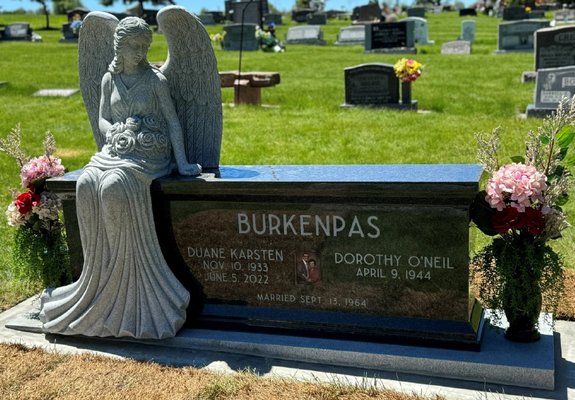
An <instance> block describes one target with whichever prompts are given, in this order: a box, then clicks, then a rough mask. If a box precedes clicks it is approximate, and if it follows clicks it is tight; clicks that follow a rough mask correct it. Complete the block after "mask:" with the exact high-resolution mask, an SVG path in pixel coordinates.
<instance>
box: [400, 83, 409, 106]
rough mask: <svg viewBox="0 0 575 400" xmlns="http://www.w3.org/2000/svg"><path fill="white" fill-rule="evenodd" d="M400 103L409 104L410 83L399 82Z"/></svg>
mask: <svg viewBox="0 0 575 400" xmlns="http://www.w3.org/2000/svg"><path fill="white" fill-rule="evenodd" d="M401 102H402V103H403V104H411V82H401Z"/></svg>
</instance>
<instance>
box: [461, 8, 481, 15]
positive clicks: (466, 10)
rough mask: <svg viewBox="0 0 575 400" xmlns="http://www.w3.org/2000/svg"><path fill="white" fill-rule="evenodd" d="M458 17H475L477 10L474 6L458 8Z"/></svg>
mask: <svg viewBox="0 0 575 400" xmlns="http://www.w3.org/2000/svg"><path fill="white" fill-rule="evenodd" d="M459 16H460V17H477V10H476V9H475V8H462V9H461V10H459Z"/></svg>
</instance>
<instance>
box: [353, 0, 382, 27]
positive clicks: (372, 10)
mask: <svg viewBox="0 0 575 400" xmlns="http://www.w3.org/2000/svg"><path fill="white" fill-rule="evenodd" d="M380 19H381V8H380V7H379V4H378V3H377V2H375V3H370V4H367V5H365V6H359V7H355V8H354V9H353V11H352V13H351V20H352V21H353V22H354V23H368V22H374V21H379V20H380Z"/></svg>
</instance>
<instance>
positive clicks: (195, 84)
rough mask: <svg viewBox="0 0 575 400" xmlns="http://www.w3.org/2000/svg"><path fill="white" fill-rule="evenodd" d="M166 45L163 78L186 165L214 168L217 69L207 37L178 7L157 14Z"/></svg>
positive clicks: (218, 128)
mask: <svg viewBox="0 0 575 400" xmlns="http://www.w3.org/2000/svg"><path fill="white" fill-rule="evenodd" d="M157 19H158V25H159V27H160V30H161V31H162V32H163V33H164V34H165V36H166V40H167V42H168V49H169V53H168V59H167V60H166V63H165V64H164V65H163V66H162V68H161V71H162V73H163V74H164V75H165V76H166V78H167V80H168V82H169V85H170V92H171V94H172V97H173V99H174V102H175V105H176V111H177V113H178V119H179V120H180V124H181V125H182V130H183V131H184V145H185V147H186V148H185V151H186V155H187V157H188V162H190V163H197V164H200V165H201V166H202V168H203V169H204V170H208V169H212V168H218V166H219V163H220V147H221V144H222V99H221V83H220V77H219V74H218V66H217V61H216V56H215V54H214V50H213V49H212V44H211V42H210V37H209V35H208V33H207V32H206V30H205V28H204V26H203V25H202V24H201V23H200V21H199V19H198V18H197V17H196V16H195V15H193V14H191V13H189V12H188V11H186V10H185V9H184V8H182V7H177V6H168V7H165V8H163V9H162V10H160V11H159V12H158V16H157Z"/></svg>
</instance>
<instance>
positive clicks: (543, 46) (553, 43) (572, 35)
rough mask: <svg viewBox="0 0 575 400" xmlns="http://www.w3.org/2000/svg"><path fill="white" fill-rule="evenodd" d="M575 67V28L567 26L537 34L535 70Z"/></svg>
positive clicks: (548, 29) (542, 30)
mask: <svg viewBox="0 0 575 400" xmlns="http://www.w3.org/2000/svg"><path fill="white" fill-rule="evenodd" d="M568 65H575V26H574V25H565V26H559V27H555V28H545V29H539V30H537V31H536V32H535V70H538V69H540V68H556V67H565V66H568Z"/></svg>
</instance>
